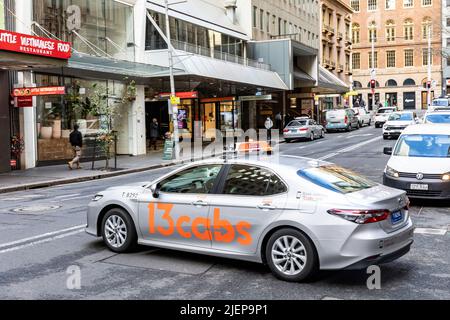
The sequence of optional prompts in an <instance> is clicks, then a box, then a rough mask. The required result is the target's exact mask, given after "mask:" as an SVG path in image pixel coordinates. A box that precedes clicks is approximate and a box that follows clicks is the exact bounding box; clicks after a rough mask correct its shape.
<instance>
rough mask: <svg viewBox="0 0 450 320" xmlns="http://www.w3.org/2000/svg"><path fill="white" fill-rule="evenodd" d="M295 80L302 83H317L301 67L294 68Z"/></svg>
mask: <svg viewBox="0 0 450 320" xmlns="http://www.w3.org/2000/svg"><path fill="white" fill-rule="evenodd" d="M294 78H295V79H297V80H302V81H313V82H314V81H315V80H314V78H313V77H311V76H310V75H309V74H307V73H306V72H304V71H303V70H302V69H300V68H299V67H294Z"/></svg>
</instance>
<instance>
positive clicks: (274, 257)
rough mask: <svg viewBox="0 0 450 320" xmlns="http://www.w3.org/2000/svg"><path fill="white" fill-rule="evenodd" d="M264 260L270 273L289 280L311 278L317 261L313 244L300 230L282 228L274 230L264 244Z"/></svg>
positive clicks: (315, 269)
mask: <svg viewBox="0 0 450 320" xmlns="http://www.w3.org/2000/svg"><path fill="white" fill-rule="evenodd" d="M266 260H267V264H268V266H269V268H270V270H271V271H272V273H273V274H274V275H275V276H276V277H277V278H278V279H281V280H285V281H290V282H299V281H304V280H306V279H308V278H311V277H312V276H313V275H314V274H315V273H316V272H317V270H318V267H319V263H318V257H317V253H316V250H315V248H314V244H313V243H312V242H311V240H310V239H309V238H308V237H307V236H305V235H304V234H303V233H302V232H300V231H298V230H296V229H292V228H284V229H280V230H278V231H276V232H274V233H273V234H272V235H271V237H270V238H269V241H268V242H267V246H266Z"/></svg>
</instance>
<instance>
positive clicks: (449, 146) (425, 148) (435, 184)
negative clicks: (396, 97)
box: [383, 124, 450, 199]
mask: <svg viewBox="0 0 450 320" xmlns="http://www.w3.org/2000/svg"><path fill="white" fill-rule="evenodd" d="M384 153H385V154H388V155H391V158H390V159H389V161H388V163H387V166H386V169H385V170H384V177H383V183H384V184H385V185H387V186H389V187H393V188H397V189H402V190H405V191H406V193H407V194H408V196H409V197H411V198H432V199H450V125H448V124H418V125H415V126H409V127H407V128H406V129H405V130H404V131H403V133H402V134H401V136H400V138H399V139H398V141H397V143H396V144H395V147H394V148H385V149H384Z"/></svg>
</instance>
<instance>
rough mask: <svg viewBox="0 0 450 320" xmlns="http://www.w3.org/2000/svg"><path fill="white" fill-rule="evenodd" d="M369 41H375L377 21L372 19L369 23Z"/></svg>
mask: <svg viewBox="0 0 450 320" xmlns="http://www.w3.org/2000/svg"><path fill="white" fill-rule="evenodd" d="M368 29H369V41H372V39H373V41H374V42H377V23H376V22H375V21H372V22H370V23H369V28H368Z"/></svg>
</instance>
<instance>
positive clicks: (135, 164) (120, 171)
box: [0, 150, 221, 193]
mask: <svg viewBox="0 0 450 320" xmlns="http://www.w3.org/2000/svg"><path fill="white" fill-rule="evenodd" d="M220 155H221V154H219V155H217V156H220ZM193 158H194V159H193V160H200V159H202V155H201V154H195V155H194V157H193ZM193 160H192V159H191V157H190V156H185V157H184V158H182V159H180V160H162V150H158V151H149V152H148V153H147V154H146V155H143V156H135V157H133V156H128V155H127V156H118V157H117V170H112V171H104V170H102V168H103V167H104V166H105V161H96V162H95V167H94V170H91V165H92V162H83V163H82V167H83V168H82V169H79V170H75V169H74V170H69V168H68V166H67V165H54V166H47V167H37V168H33V169H28V170H20V171H12V172H9V173H3V174H0V193H7V192H13V191H19V190H26V189H36V188H43V187H48V186H54V185H60V184H68V183H74V182H81V181H88V180H94V179H102V178H108V177H114V176H119V175H124V174H128V173H134V172H140V171H145V170H150V169H157V168H162V167H167V166H173V165H177V164H182V163H187V162H190V161H193ZM109 166H110V167H114V158H113V159H111V160H110V162H109Z"/></svg>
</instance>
